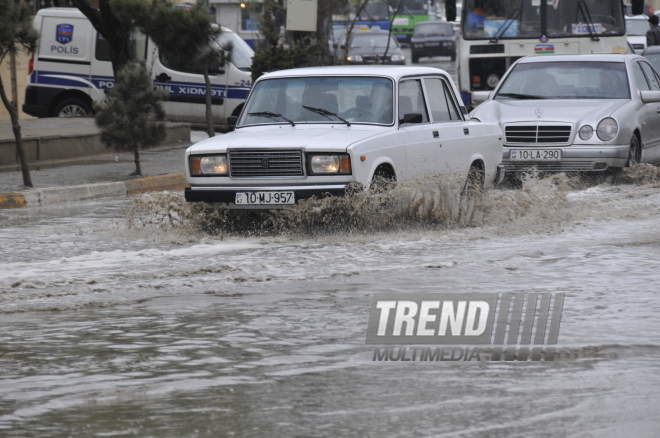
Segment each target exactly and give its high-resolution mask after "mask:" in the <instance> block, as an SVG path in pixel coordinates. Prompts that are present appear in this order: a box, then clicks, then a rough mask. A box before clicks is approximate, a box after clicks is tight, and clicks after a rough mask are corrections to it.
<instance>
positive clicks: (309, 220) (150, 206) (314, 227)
mask: <svg viewBox="0 0 660 438" xmlns="http://www.w3.org/2000/svg"><path fill="white" fill-rule="evenodd" d="M570 189H571V180H570V179H569V178H568V177H566V176H565V175H563V174H559V175H553V176H550V177H547V178H542V179H541V178H539V179H536V178H529V179H528V180H527V181H526V182H525V184H524V186H523V188H522V189H521V190H508V189H496V190H485V191H476V192H474V191H465V190H463V187H462V185H461V184H457V183H455V182H452V181H447V180H442V179H437V178H427V179H425V180H423V181H416V182H413V183H403V184H397V185H396V186H395V187H390V188H389V189H387V190H384V191H383V192H381V193H373V192H370V191H364V190H355V191H352V193H351V194H350V195H348V196H345V197H328V198H322V199H316V198H313V199H309V200H304V201H301V202H300V203H298V204H296V205H295V206H293V207H290V208H285V209H280V210H257V211H244V210H227V209H224V208H222V207H218V206H213V205H209V204H202V203H196V204H190V203H187V202H186V201H185V199H184V198H183V196H182V195H181V194H179V193H170V192H162V193H156V194H154V193H150V194H144V195H141V196H138V197H135V198H133V204H132V207H131V209H130V211H129V214H128V217H127V224H128V228H129V229H131V230H161V231H163V232H164V233H166V234H170V235H171V234H172V233H175V234H177V235H179V236H189V237H192V238H194V237H193V236H196V237H199V236H208V235H212V236H221V237H222V236H224V235H226V234H232V235H234V234H235V235H241V236H273V235H304V236H310V235H311V236H315V235H323V234H332V233H348V234H367V233H377V232H393V231H394V232H396V231H410V230H428V229H447V228H457V227H482V226H486V227H491V228H494V229H495V230H496V231H498V232H501V233H506V232H508V231H510V230H511V229H512V226H513V227H515V229H516V230H517V232H520V230H523V229H529V231H532V229H538V228H539V227H542V228H543V229H545V228H548V227H555V226H557V224H558V223H561V222H562V221H564V220H566V219H569V218H570V209H569V208H568V204H567V201H566V193H567V192H568V191H569V190H570Z"/></svg>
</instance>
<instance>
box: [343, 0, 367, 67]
mask: <svg viewBox="0 0 660 438" xmlns="http://www.w3.org/2000/svg"><path fill="white" fill-rule="evenodd" d="M367 3H369V0H363V1H362V3H361V4H360V5H359V6H358V8H357V9H356V10H355V17H353V21H351V25H350V26H348V29H347V30H346V40H345V41H344V51H343V53H344V55H343V56H342V59H341V62H340V64H341V65H346V64H347V60H346V58H347V57H348V48H349V45H350V43H351V41H350V39H351V34H352V33H353V28H354V27H355V22H356V21H358V17H360V14H361V13H362V11H363V10H364V8H365V7H366V6H367Z"/></svg>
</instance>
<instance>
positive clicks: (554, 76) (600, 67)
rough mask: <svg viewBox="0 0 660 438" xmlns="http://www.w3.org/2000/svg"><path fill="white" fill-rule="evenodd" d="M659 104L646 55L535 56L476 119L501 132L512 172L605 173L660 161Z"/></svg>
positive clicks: (658, 85) (511, 74)
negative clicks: (608, 170)
mask: <svg viewBox="0 0 660 438" xmlns="http://www.w3.org/2000/svg"><path fill="white" fill-rule="evenodd" d="M659 103H660V77H659V76H658V73H657V72H656V71H655V70H654V69H653V67H651V65H650V64H649V63H648V62H647V60H646V59H645V58H643V57H641V56H638V55H566V56H559V55H558V56H551V57H545V56H531V57H526V58H523V59H520V60H519V61H517V62H516V63H515V64H514V65H512V66H511V68H510V69H509V70H508V72H507V73H506V75H505V77H504V78H503V79H502V81H501V83H500V85H499V86H498V87H497V89H496V90H495V91H494V92H492V95H491V96H490V97H489V98H488V100H487V101H486V102H484V103H482V104H481V105H480V106H478V107H477V108H476V109H475V110H474V111H473V112H472V113H471V117H473V118H474V119H477V120H481V121H484V122H490V123H498V124H499V125H500V126H501V127H502V129H503V131H504V138H505V142H504V157H503V164H504V167H505V168H506V170H507V172H510V171H511V172H521V171H528V170H529V169H530V168H536V169H537V170H542V171H584V172H602V171H604V170H606V169H609V168H622V167H629V166H632V165H634V164H636V163H640V162H645V163H651V162H656V161H660V123H658V107H659Z"/></svg>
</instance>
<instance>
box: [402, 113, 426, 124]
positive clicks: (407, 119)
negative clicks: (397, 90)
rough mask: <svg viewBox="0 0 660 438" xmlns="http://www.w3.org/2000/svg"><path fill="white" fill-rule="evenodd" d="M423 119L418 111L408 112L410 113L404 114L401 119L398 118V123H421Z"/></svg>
mask: <svg viewBox="0 0 660 438" xmlns="http://www.w3.org/2000/svg"><path fill="white" fill-rule="evenodd" d="M423 121H424V118H423V117H422V115H421V114H420V113H410V114H404V116H403V119H401V120H399V123H400V124H402V125H403V124H405V123H422V122H423Z"/></svg>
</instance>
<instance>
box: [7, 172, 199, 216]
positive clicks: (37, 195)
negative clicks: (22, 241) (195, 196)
mask: <svg viewBox="0 0 660 438" xmlns="http://www.w3.org/2000/svg"><path fill="white" fill-rule="evenodd" d="M187 184H188V183H187V180H186V174H185V173H170V174H166V175H157V176H146V177H144V178H135V179H130V180H126V181H123V182H107V183H96V184H83V185H79V186H68V187H49V188H45V189H32V190H26V191H24V192H21V193H0V209H7V208H24V207H32V206H39V205H46V204H56V203H59V202H71V201H82V200H85V199H94V198H105V197H111V196H128V195H135V194H139V193H144V192H151V191H159V190H183V189H184V188H185V187H186V186H187Z"/></svg>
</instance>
